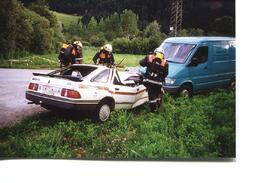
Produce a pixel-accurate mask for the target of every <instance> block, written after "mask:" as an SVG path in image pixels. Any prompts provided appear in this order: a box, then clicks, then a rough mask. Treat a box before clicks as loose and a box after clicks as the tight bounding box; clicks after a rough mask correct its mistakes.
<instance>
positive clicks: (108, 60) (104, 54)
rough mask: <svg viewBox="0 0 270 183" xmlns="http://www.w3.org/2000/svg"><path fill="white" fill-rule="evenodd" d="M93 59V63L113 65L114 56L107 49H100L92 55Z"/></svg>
mask: <svg viewBox="0 0 270 183" xmlns="http://www.w3.org/2000/svg"><path fill="white" fill-rule="evenodd" d="M93 61H94V63H95V64H107V65H113V64H114V57H113V54H112V53H109V52H108V51H106V50H103V49H102V50H100V51H99V52H97V53H96V54H95V56H94V57H93Z"/></svg>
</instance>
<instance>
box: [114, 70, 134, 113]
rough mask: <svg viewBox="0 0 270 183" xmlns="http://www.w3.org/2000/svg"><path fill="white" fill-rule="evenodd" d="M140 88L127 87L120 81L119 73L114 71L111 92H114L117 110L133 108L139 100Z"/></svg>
mask: <svg viewBox="0 0 270 183" xmlns="http://www.w3.org/2000/svg"><path fill="white" fill-rule="evenodd" d="M137 89H138V87H136V86H134V85H125V84H123V83H122V81H121V80H120V77H119V75H118V74H117V71H116V70H115V71H114V74H113V78H112V84H111V87H110V91H112V95H113V98H114V100H115V108H116V109H117V108H126V109H129V108H132V106H133V104H134V103H135V102H136V99H137V93H138V92H137Z"/></svg>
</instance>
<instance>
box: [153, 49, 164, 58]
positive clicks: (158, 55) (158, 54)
mask: <svg viewBox="0 0 270 183" xmlns="http://www.w3.org/2000/svg"><path fill="white" fill-rule="evenodd" d="M154 53H155V57H156V58H159V59H161V60H162V59H164V50H163V48H161V47H158V48H156V49H155V51H154Z"/></svg>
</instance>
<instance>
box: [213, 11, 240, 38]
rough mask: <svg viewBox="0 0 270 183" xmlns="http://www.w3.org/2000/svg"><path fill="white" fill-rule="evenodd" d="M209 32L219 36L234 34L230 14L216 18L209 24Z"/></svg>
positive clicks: (233, 24)
mask: <svg viewBox="0 0 270 183" xmlns="http://www.w3.org/2000/svg"><path fill="white" fill-rule="evenodd" d="M211 34H212V35H220V36H235V22H234V19H233V18H232V17H230V16H223V17H220V18H216V19H215V21H214V22H213V23H212V24H211Z"/></svg>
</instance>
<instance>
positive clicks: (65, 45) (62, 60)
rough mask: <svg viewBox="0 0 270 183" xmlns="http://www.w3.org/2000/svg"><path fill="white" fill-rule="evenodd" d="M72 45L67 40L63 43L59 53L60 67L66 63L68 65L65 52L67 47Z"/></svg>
mask: <svg viewBox="0 0 270 183" xmlns="http://www.w3.org/2000/svg"><path fill="white" fill-rule="evenodd" d="M69 45H70V43H69V41H66V42H65V43H63V45H62V47H61V49H60V52H59V55H58V61H59V63H60V68H62V67H64V66H65V65H68V64H67V63H64V61H65V60H64V57H65V56H64V52H65V50H66V49H67V47H68V46H69Z"/></svg>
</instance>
